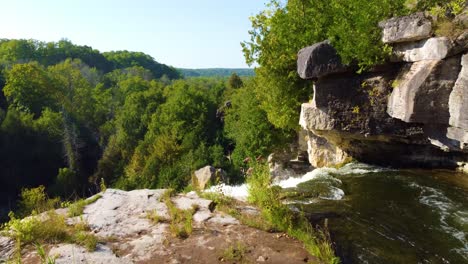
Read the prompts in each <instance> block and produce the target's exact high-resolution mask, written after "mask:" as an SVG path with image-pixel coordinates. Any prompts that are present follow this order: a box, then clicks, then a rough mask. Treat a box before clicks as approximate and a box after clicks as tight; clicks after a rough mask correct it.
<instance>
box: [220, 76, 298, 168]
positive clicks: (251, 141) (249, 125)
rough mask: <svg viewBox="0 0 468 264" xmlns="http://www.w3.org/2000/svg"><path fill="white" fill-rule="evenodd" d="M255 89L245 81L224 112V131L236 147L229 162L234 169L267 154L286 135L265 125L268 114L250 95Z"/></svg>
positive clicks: (253, 85) (253, 83) (286, 134)
mask: <svg viewBox="0 0 468 264" xmlns="http://www.w3.org/2000/svg"><path fill="white" fill-rule="evenodd" d="M255 88H256V83H255V82H248V83H246V84H245V85H244V87H242V88H239V89H238V90H236V91H235V92H234V94H233V95H232V98H231V102H232V103H231V104H232V107H231V108H230V109H227V110H226V117H225V132H226V136H227V137H228V138H230V139H232V140H233V141H234V142H235V144H236V148H235V149H234V152H233V153H232V160H233V162H234V164H235V165H237V166H240V165H241V164H242V161H243V160H244V159H245V158H246V157H257V156H259V155H264V156H265V155H267V154H268V152H269V151H271V150H272V148H274V147H278V146H281V143H282V142H284V141H285V139H287V138H288V136H289V134H288V133H287V132H285V131H284V130H281V129H276V128H274V127H273V125H272V124H270V123H269V122H268V118H267V114H266V113H265V111H264V110H263V109H261V108H260V107H259V105H260V102H259V100H258V99H257V98H256V97H255V96H252V94H254V93H255V92H254V90H255Z"/></svg>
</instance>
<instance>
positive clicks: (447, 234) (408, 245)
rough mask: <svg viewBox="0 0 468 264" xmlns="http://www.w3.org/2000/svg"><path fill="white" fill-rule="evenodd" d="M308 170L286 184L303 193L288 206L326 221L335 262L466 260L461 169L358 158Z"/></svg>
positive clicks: (465, 178) (466, 203) (467, 188)
mask: <svg viewBox="0 0 468 264" xmlns="http://www.w3.org/2000/svg"><path fill="white" fill-rule="evenodd" d="M310 174H312V175H309V176H308V177H309V178H312V179H311V180H309V181H306V182H304V183H301V184H299V185H298V187H296V188H289V189H287V190H289V191H291V190H292V191H298V192H299V193H300V194H302V195H301V196H305V197H301V199H299V198H298V197H295V198H292V199H291V201H290V202H291V205H292V206H294V207H296V208H298V209H300V210H302V211H304V212H305V213H306V215H307V216H308V217H309V218H310V221H311V222H313V223H314V224H319V225H322V226H323V225H324V223H325V222H327V226H328V229H329V231H330V233H331V235H332V240H333V242H334V243H335V246H336V249H337V252H338V254H339V256H340V257H341V259H342V262H343V263H379V264H385V263H455V264H463V263H468V175H464V174H458V173H455V172H450V171H422V170H421V171H415V170H408V171H393V170H385V169H379V168H375V167H370V166H367V165H363V164H351V165H347V166H345V167H344V168H342V169H339V170H336V169H319V170H318V171H314V172H312V173H310ZM305 177H307V175H306V176H304V177H303V179H307V178H305ZM327 182H328V183H329V184H328V185H327V184H326V183H327ZM324 186H329V187H330V188H331V189H329V190H328V192H327V191H326V190H325V189H326V188H325V187H324ZM317 188H318V189H317ZM337 188H338V189H337ZM339 189H341V190H342V191H343V192H344V196H342V198H341V199H339V198H340V196H341V195H340V190H339ZM330 190H331V193H330ZM333 193H335V194H336V193H338V195H333ZM341 194H342V193H341ZM317 196H320V197H321V198H313V197H317ZM325 219H327V220H325Z"/></svg>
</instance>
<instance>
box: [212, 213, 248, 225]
mask: <svg viewBox="0 0 468 264" xmlns="http://www.w3.org/2000/svg"><path fill="white" fill-rule="evenodd" d="M207 222H208V223H211V224H218V225H223V226H226V225H239V224H240V222H239V220H237V219H236V218H234V217H232V216H230V215H226V214H216V215H214V216H213V217H211V218H210V219H209V220H208V221H207Z"/></svg>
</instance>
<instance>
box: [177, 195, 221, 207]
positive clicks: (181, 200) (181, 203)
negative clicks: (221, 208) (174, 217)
mask: <svg viewBox="0 0 468 264" xmlns="http://www.w3.org/2000/svg"><path fill="white" fill-rule="evenodd" d="M171 200H172V202H173V203H174V204H175V206H176V207H177V208H179V209H182V210H188V209H192V208H193V206H198V207H199V208H209V207H210V205H211V204H212V203H213V202H212V201H211V200H207V199H203V198H200V197H198V195H196V193H195V192H191V193H189V194H188V195H177V196H175V197H173V198H171Z"/></svg>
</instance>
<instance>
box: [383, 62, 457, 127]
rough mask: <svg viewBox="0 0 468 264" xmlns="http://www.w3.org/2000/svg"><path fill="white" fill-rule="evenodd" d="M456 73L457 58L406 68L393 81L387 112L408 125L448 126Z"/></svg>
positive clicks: (422, 63) (415, 64) (419, 63)
mask: <svg viewBox="0 0 468 264" xmlns="http://www.w3.org/2000/svg"><path fill="white" fill-rule="evenodd" d="M459 72H460V58H459V57H451V58H449V59H446V60H441V61H438V60H427V61H419V62H416V63H413V64H412V65H407V67H406V69H403V71H402V73H401V74H400V75H399V77H398V78H397V79H396V80H395V81H394V82H393V86H394V89H393V91H392V94H391V96H390V98H389V99H388V108H387V113H388V114H389V115H390V116H392V117H394V118H397V119H400V120H402V121H405V122H407V123H411V122H412V123H424V124H445V125H448V121H449V109H448V108H449V107H448V104H449V102H448V101H449V96H450V93H451V91H452V87H453V86H454V84H455V81H456V79H457V76H458V73H459Z"/></svg>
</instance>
